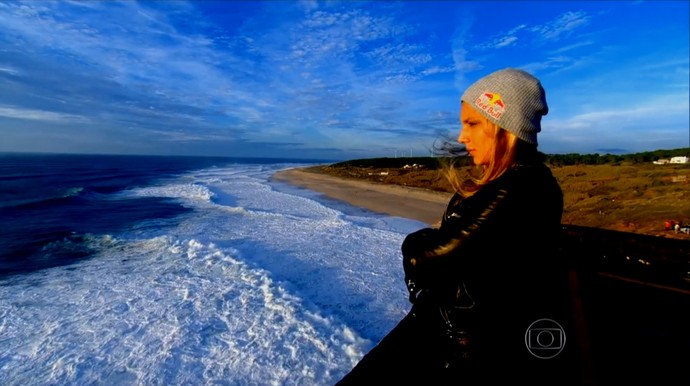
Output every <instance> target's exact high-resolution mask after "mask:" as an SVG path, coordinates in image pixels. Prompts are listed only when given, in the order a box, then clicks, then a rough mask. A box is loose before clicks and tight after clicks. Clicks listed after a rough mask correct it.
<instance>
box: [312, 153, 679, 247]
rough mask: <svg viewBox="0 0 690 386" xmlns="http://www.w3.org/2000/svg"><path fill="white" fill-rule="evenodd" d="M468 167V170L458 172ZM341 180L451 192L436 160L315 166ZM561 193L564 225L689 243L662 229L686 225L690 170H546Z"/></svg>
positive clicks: (646, 166)
mask: <svg viewBox="0 0 690 386" xmlns="http://www.w3.org/2000/svg"><path fill="white" fill-rule="evenodd" d="M461 167H469V166H461ZM316 168H318V169H319V170H318V171H320V172H322V173H327V174H331V175H335V176H339V177H344V178H355V179H365V180H369V181H373V182H379V183H385V184H398V185H405V186H415V187H421V188H426V189H432V190H437V191H445V192H450V191H451V190H450V186H449V185H448V183H447V182H446V181H445V178H444V177H443V176H442V173H441V171H440V169H439V162H438V159H437V158H432V157H420V158H378V159H368V160H354V161H348V162H341V163H337V164H332V165H328V166H318V167H316ZM551 170H552V171H553V173H554V175H555V176H556V178H557V179H558V181H559V183H560V184H561V188H562V189H563V193H564V213H563V223H564V224H570V225H580V226H587V227H596V228H603V229H611V230H619V231H626V232H633V233H640V234H648V235H654V236H663V237H670V238H680V239H688V240H690V236H689V235H686V234H682V233H680V234H676V233H675V232H673V231H667V230H665V229H664V223H665V221H667V220H673V221H676V222H682V223H683V224H690V164H666V165H654V164H652V163H651V162H646V163H633V162H618V163H616V164H600V165H582V164H578V165H568V166H556V165H553V164H552V165H551Z"/></svg>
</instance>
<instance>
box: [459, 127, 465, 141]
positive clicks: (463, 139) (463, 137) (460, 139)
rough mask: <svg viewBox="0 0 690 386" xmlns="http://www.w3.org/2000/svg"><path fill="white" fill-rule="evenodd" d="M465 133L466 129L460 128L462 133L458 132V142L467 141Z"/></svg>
mask: <svg viewBox="0 0 690 386" xmlns="http://www.w3.org/2000/svg"><path fill="white" fill-rule="evenodd" d="M464 133H465V130H462V129H460V134H458V142H460V143H465V142H466V141H467V138H466V137H465V136H463V134H464Z"/></svg>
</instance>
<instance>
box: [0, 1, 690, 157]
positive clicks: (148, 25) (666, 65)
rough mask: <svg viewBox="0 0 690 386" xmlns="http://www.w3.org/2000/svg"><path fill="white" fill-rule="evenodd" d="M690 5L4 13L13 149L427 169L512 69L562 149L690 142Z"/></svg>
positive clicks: (3, 96)
mask: <svg viewBox="0 0 690 386" xmlns="http://www.w3.org/2000/svg"><path fill="white" fill-rule="evenodd" d="M688 4H689V2H688V1H582V2H578V1H533V2H523V1H503V2H489V1H481V2H480V1H441V2H428V1H423V2H422V1H401V2H393V1H376V2H365V1H348V2H339V1H325V2H322V1H278V0H276V1H264V2H261V1H258V2H252V1H235V2H231V1H220V0H215V1H194V2H178V1H172V0H166V1H139V2H137V1H132V0H127V1H122V2H119V1H58V2H52V1H38V0H31V1H26V2H21V1H11V0H10V1H3V2H0V151H21V152H57V153H105V154H154V155H201V156H228V157H280V158H296V159H306V158H311V159H329V160H341V159H352V158H369V157H398V156H410V155H411V156H426V155H430V154H431V151H430V150H431V149H432V148H433V147H434V145H435V144H437V143H438V141H439V140H441V139H442V138H445V137H457V135H458V133H459V129H460V126H459V122H458V121H459V120H458V116H459V111H460V106H459V98H460V96H461V95H462V92H463V91H464V90H465V89H466V88H467V87H468V86H469V85H470V84H472V83H473V82H474V81H476V80H478V79H479V78H481V77H483V76H485V75H487V74H489V73H491V72H493V71H496V70H499V69H502V68H506V67H513V68H519V69H523V70H526V71H528V72H530V73H532V74H534V75H535V76H536V77H537V78H539V79H540V80H541V82H542V84H543V86H544V88H545V89H546V92H547V100H548V104H549V114H548V115H547V116H546V117H544V119H543V121H542V132H541V133H540V134H539V149H540V150H541V151H543V152H545V153H547V154H562V153H583V154H584V153H599V154H606V153H611V154H627V153H636V152H644V151H653V150H658V149H677V148H681V147H689V146H690V123H689V121H690V102H689V93H690V92H689V86H688V84H689V79H690V72H689V68H690V65H689V63H688V61H689V60H688V58H689V57H690V53H689V45H690V38H689V35H690V32H689V31H690V25H689V21H688V19H689V18H690V16H689V14H690V11H689V9H688V8H689V7H688Z"/></svg>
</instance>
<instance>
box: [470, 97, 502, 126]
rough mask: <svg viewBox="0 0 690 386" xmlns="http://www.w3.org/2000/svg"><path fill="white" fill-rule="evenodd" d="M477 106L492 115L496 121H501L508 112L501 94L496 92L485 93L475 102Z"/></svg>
mask: <svg viewBox="0 0 690 386" xmlns="http://www.w3.org/2000/svg"><path fill="white" fill-rule="evenodd" d="M474 104H475V106H477V107H479V109H480V110H482V111H485V112H486V113H487V114H489V115H491V116H492V117H493V118H494V119H495V120H497V121H498V120H499V119H501V116H502V115H503V114H504V113H505V111H506V105H505V103H504V102H503V99H502V98H501V94H499V93H496V92H484V93H482V94H481V95H479V97H478V98H477V99H476V100H475V101H474Z"/></svg>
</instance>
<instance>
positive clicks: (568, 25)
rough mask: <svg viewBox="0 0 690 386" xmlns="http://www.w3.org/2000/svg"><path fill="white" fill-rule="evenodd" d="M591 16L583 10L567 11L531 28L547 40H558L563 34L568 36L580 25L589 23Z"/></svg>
mask: <svg viewBox="0 0 690 386" xmlns="http://www.w3.org/2000/svg"><path fill="white" fill-rule="evenodd" d="M589 21H590V16H589V15H587V14H586V13H585V12H583V11H577V12H566V13H564V14H562V15H560V16H559V17H558V18H557V19H555V20H553V21H551V22H548V23H545V24H542V25H538V26H534V27H532V28H531V29H530V30H531V31H533V32H536V33H538V34H539V35H540V36H541V37H542V38H544V39H546V40H556V39H558V38H559V37H561V36H568V35H570V34H571V33H573V31H574V30H576V29H577V28H579V27H583V26H585V25H587V24H589Z"/></svg>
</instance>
